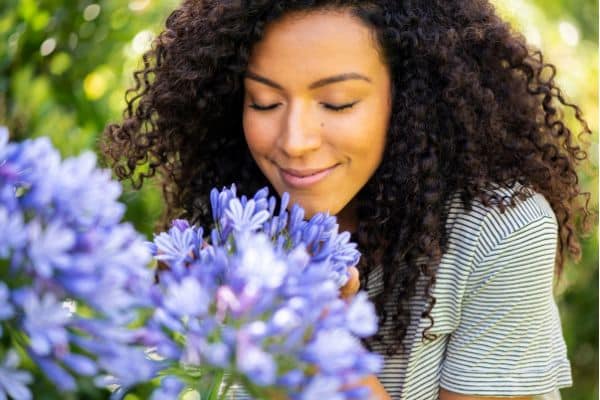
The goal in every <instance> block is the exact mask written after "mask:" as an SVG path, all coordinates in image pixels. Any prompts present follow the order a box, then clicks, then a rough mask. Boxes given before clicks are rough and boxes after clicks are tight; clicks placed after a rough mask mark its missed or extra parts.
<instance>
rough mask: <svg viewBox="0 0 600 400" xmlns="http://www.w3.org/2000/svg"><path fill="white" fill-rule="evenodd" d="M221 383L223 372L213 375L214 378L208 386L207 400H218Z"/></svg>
mask: <svg viewBox="0 0 600 400" xmlns="http://www.w3.org/2000/svg"><path fill="white" fill-rule="evenodd" d="M222 382H223V371H218V372H217V373H215V375H214V378H213V379H212V382H211V384H210V387H209V390H208V398H207V399H208V400H218V399H219V390H220V389H221V383H222Z"/></svg>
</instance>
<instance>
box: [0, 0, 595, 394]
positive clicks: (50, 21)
mask: <svg viewBox="0 0 600 400" xmlns="http://www.w3.org/2000/svg"><path fill="white" fill-rule="evenodd" d="M1 3H2V4H3V5H0V125H8V126H9V128H10V131H11V134H12V136H13V139H16V140H20V139H24V138H26V137H35V136H41V135H47V136H50V137H51V138H52V140H53V142H54V144H55V145H56V146H57V147H58V148H59V149H60V150H61V152H62V153H63V155H64V156H68V155H74V154H78V153H79V152H81V151H82V150H85V149H96V147H97V146H96V145H97V140H98V137H99V134H100V132H101V131H102V130H103V128H104V126H105V125H106V124H107V122H109V121H115V120H118V119H119V117H120V115H121V113H122V110H123V108H124V104H125V103H124V91H125V89H126V88H127V87H129V86H130V85H131V84H132V72H133V71H134V70H135V69H136V68H139V66H140V56H141V54H142V53H143V52H144V51H145V50H146V49H147V48H148V47H149V44H150V41H151V40H152V38H153V37H154V35H155V34H156V33H157V32H158V31H159V30H160V28H161V26H162V24H163V23H164V20H165V18H166V16H167V15H168V13H169V11H170V10H171V9H172V8H173V7H174V6H175V5H176V4H177V3H178V2H177V1H174V0H168V1H166V0H161V1H158V0H132V1H129V2H128V1H126V0H104V1H95V2H94V1H85V0H69V1H67V0H64V1H59V0H41V1H37V0H4V1H2V2H1ZM495 3H496V6H497V8H498V11H499V12H500V14H501V15H502V16H504V17H505V18H506V19H507V20H509V21H510V22H511V23H512V24H513V26H514V27H515V29H518V30H520V31H521V32H523V33H524V34H525V36H526V37H527V40H528V41H529V43H530V44H532V45H534V46H537V47H539V48H541V49H542V50H543V52H544V56H545V60H546V61H548V62H551V63H553V64H555V65H556V66H557V69H558V75H557V80H558V81H559V83H560V85H561V87H562V89H563V90H564V93H565V94H566V97H567V98H568V99H569V100H570V101H572V102H574V103H576V104H578V105H580V107H581V108H582V110H583V112H584V115H585V117H586V119H587V121H588V122H589V124H590V127H591V128H592V130H593V131H594V135H593V138H591V139H590V140H589V142H590V143H589V146H590V147H589V154H590V158H591V160H590V161H591V162H590V163H588V164H587V165H586V166H585V167H584V168H582V174H581V178H582V182H583V185H584V188H585V189H586V190H587V191H589V192H591V193H592V203H593V204H592V207H593V209H594V210H597V209H598V200H597V199H598V184H597V171H598V3H597V2H595V1H594V0H569V1H567V0H497V1H495ZM570 118H571V119H572V116H570ZM572 126H573V127H574V128H575V129H579V127H578V126H577V125H575V124H573V125H572ZM123 200H124V201H126V202H127V203H128V204H129V208H128V215H127V218H128V219H129V220H131V221H132V222H133V223H134V224H135V225H136V227H137V228H138V229H140V230H141V231H143V232H145V233H146V234H148V235H150V234H151V232H152V227H153V223H154V221H155V220H156V218H157V217H158V215H159V214H160V212H161V204H160V195H159V193H158V192H157V190H156V188H155V187H154V186H152V185H146V186H145V188H144V189H143V190H142V191H141V192H133V191H129V190H128V191H126V194H125V195H124V196H123ZM556 292H557V293H556V294H557V298H558V302H559V306H560V311H561V316H562V323H563V330H564V335H565V338H566V340H567V346H568V350H569V357H570V359H571V362H572V366H573V377H574V381H575V384H574V387H573V388H570V389H565V390H563V391H562V395H563V399H566V400H588V399H594V398H598V240H597V231H596V230H594V232H593V234H592V235H591V237H590V238H589V239H587V240H585V241H584V255H583V259H582V261H581V262H580V263H579V264H577V265H568V266H567V268H565V273H564V275H563V278H562V280H561V282H560V283H559V284H558V286H557V290H556ZM40 379H42V378H40ZM42 381H43V379H42ZM39 384H40V385H44V383H43V382H41V383H39ZM90 396H91V395H90ZM138 396H141V397H142V398H143V395H141V394H139V395H138ZM138 396H136V395H129V396H128V398H129V399H135V398H138ZM36 398H37V397H36Z"/></svg>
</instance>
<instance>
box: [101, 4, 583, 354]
mask: <svg viewBox="0 0 600 400" xmlns="http://www.w3.org/2000/svg"><path fill="white" fill-rule="evenodd" d="M315 9H318V10H338V9H341V10H344V11H347V12H350V13H352V14H353V15H354V16H356V17H358V18H359V19H360V20H361V21H363V22H364V23H365V24H366V25H367V26H369V27H371V28H372V29H373V32H374V33H375V34H376V38H377V41H378V44H379V47H380V49H379V51H380V52H381V53H382V56H383V57H384V59H385V61H386V62H387V64H388V65H389V67H390V71H391V75H392V86H393V87H392V95H393V97H392V99H393V105H392V117H391V120H390V126H389V131H388V139H387V146H386V149H385V151H384V155H383V161H382V163H381V165H380V166H379V168H378V169H377V171H376V172H375V174H374V175H373V177H372V178H371V179H370V180H369V182H368V183H367V184H366V185H365V186H364V187H363V188H362V189H361V191H360V192H359V194H358V195H357V199H358V204H359V206H358V214H359V215H358V216H359V225H358V230H357V235H356V238H357V241H358V243H359V247H360V249H361V251H362V253H363V257H362V259H361V263H360V265H359V269H360V271H361V283H362V285H363V287H365V286H367V285H368V281H367V277H368V272H369V271H370V270H371V269H372V268H373V267H374V266H375V265H378V264H379V263H381V264H382V265H383V274H384V285H385V286H384V289H385V290H384V291H383V293H382V294H381V295H379V296H377V297H376V298H375V304H376V309H377V312H378V314H379V316H380V324H383V323H384V322H385V320H386V319H387V318H392V321H393V322H394V325H395V328H396V329H394V332H395V335H396V337H394V338H392V340H390V341H389V342H388V343H386V348H387V352H388V353H389V354H393V353H395V352H397V351H399V349H402V345H401V343H402V339H403V338H404V336H405V334H406V331H407V326H408V323H409V321H410V309H409V306H408V299H409V297H410V296H412V295H413V294H414V293H415V291H416V285H417V280H418V278H419V277H421V276H423V277H424V278H425V279H426V281H427V282H428V284H427V285H426V287H425V291H426V292H425V293H424V294H425V296H426V298H427V299H428V307H427V310H426V311H425V312H424V313H423V317H424V318H429V319H430V327H431V326H432V325H433V322H434V321H433V319H432V318H431V316H430V311H431V309H432V307H433V305H434V304H435V299H434V298H433V296H432V295H431V293H430V291H431V288H432V285H433V284H434V283H435V279H436V276H435V267H436V265H437V264H439V261H440V258H441V256H442V254H443V253H444V250H445V246H446V241H447V233H446V231H445V226H444V221H445V220H446V217H447V210H446V209H445V207H444V205H445V204H446V202H447V201H448V200H449V198H450V196H451V195H452V194H454V193H459V194H460V199H461V201H462V203H463V204H464V206H465V207H466V209H470V205H471V204H472V201H473V200H474V199H479V200H480V201H482V202H483V204H485V205H486V206H492V205H497V206H499V208H500V210H501V211H503V210H504V208H505V207H510V206H514V205H515V201H518V200H523V199H524V198H526V197H527V196H528V195H529V194H530V192H529V191H528V189H533V190H534V191H536V192H538V193H541V194H543V195H544V196H545V198H546V199H547V200H548V201H549V203H550V204H551V206H552V208H553V210H554V212H555V214H556V216H557V220H558V224H559V249H558V252H557V253H558V254H557V260H556V269H557V272H558V273H559V274H560V271H561V270H562V267H563V264H564V257H563V256H564V255H565V254H568V255H571V256H572V258H573V259H574V260H576V261H577V260H578V259H579V257H580V253H581V249H580V244H579V234H578V233H579V231H580V230H581V231H582V232H583V231H585V230H586V229H587V228H586V227H587V226H588V225H589V224H588V222H589V221H588V217H589V216H590V215H591V213H590V211H589V208H588V202H589V197H590V195H589V193H585V192H582V191H581V189H580V186H579V181H578V176H577V173H576V165H578V164H579V162H580V161H582V160H584V159H586V158H587V154H586V152H585V151H584V150H583V149H582V148H581V147H580V146H579V145H578V144H577V140H576V138H575V137H574V133H573V132H572V131H571V130H570V129H569V127H568V126H567V125H566V123H565V118H566V117H565V116H564V111H565V110H571V111H572V112H573V113H574V116H575V119H576V120H577V121H578V122H579V123H580V126H581V131H580V133H579V139H581V136H582V135H583V134H590V133H591V131H590V129H589V127H588V125H587V123H586V122H585V120H584V119H583V117H582V114H581V111H580V109H579V108H578V107H577V106H576V105H574V104H571V103H569V102H568V101H567V100H566V99H565V97H564V96H563V94H562V92H561V90H560V88H559V87H558V86H557V84H556V82H555V80H554V76H555V67H554V66H553V65H551V64H547V63H545V62H544V61H543V58H542V54H541V53H540V52H539V51H537V50H536V49H534V48H531V47H529V46H528V45H527V43H526V40H525V38H524V37H523V36H522V35H520V34H519V33H517V32H514V31H513V30H512V29H511V27H510V25H509V24H507V23H506V22H505V21H503V20H502V19H501V18H499V17H498V16H497V15H496V12H495V10H494V8H493V6H492V5H491V4H490V3H489V2H488V1H486V0H454V1H449V0H435V1H433V0H428V1H419V0H404V1H398V0H364V1H361V0H333V1H327V0H290V1H273V0H248V1H234V0H186V1H184V2H183V3H182V4H181V5H180V6H179V8H177V9H176V10H175V11H173V13H172V14H171V15H170V16H169V17H168V19H167V21H166V28H165V29H164V31H163V32H161V33H160V35H158V37H157V38H156V39H155V40H154V42H153V46H152V49H151V50H149V51H148V52H146V53H145V54H144V56H143V63H144V65H143V68H142V69H141V70H139V71H136V72H135V73H134V78H135V87H133V88H131V89H129V90H128V91H127V95H126V100H127V108H126V110H125V112H124V120H123V122H121V123H120V124H112V125H109V126H107V128H106V130H105V132H104V136H103V143H102V151H103V153H104V154H105V156H106V159H107V162H108V163H109V164H110V165H111V166H112V168H113V169H114V171H115V173H116V175H117V176H118V178H120V179H131V180H132V182H133V184H134V186H135V187H140V186H141V185H142V183H143V181H144V179H146V178H149V177H153V176H154V175H155V174H156V173H157V172H158V175H159V176H160V178H161V180H162V189H163V193H164V199H165V201H166V212H165V214H164V216H163V219H162V221H161V228H163V229H164V228H165V227H166V224H167V223H168V221H170V220H171V219H173V218H188V219H190V220H192V221H193V222H195V223H200V224H202V225H205V226H208V225H210V223H211V216H210V212H209V209H208V204H209V201H208V193H209V190H210V188H212V187H222V186H226V185H230V184H231V183H232V182H236V184H237V185H238V187H239V188H240V189H241V191H243V192H246V193H252V192H253V191H255V190H257V189H258V188H260V187H264V186H270V185H269V182H268V181H267V180H266V179H265V177H264V176H263V175H262V173H261V172H260V171H259V169H258V168H257V166H256V165H255V163H254V161H253V159H252V158H251V156H250V154H249V151H248V148H247V145H246V143H245V140H244V136H243V131H242V123H241V116H242V112H241V110H242V100H243V79H244V74H245V70H246V67H247V64H248V58H249V55H250V51H251V49H252V46H253V45H254V44H255V43H256V42H258V41H259V40H261V37H262V35H263V33H264V31H265V26H266V25H267V24H269V23H270V22H271V21H274V20H276V19H278V18H280V17H281V16H282V15H283V14H285V13H289V12H308V11H311V10H315ZM579 143H582V142H579ZM140 165H145V166H146V167H147V169H145V171H146V172H142V173H140V172H139V170H140V169H139V168H138V167H139V166H140ZM492 184H495V185H500V186H501V187H504V188H510V189H515V188H516V189H515V190H514V195H513V196H508V197H509V198H507V197H506V196H505V197H501V196H499V195H496V194H494V192H492V191H490V190H489V189H490V188H491V185H492ZM517 184H518V185H517ZM271 189H272V188H271ZM272 192H273V191H272ZM581 216H582V218H580V217H581ZM579 224H581V225H579ZM398 227H402V229H398ZM422 260H426V261H422ZM395 286H398V287H399V288H400V291H399V294H398V298H397V299H396V304H397V308H396V310H395V312H394V313H393V314H394V315H390V316H388V315H387V314H386V312H385V309H384V307H383V305H384V304H385V302H386V300H387V297H389V296H390V293H391V292H392V290H391V289H392V288H393V287H395ZM424 336H425V337H428V336H427V330H426V333H425V334H424ZM379 340H383V339H382V338H381V337H380V338H379Z"/></svg>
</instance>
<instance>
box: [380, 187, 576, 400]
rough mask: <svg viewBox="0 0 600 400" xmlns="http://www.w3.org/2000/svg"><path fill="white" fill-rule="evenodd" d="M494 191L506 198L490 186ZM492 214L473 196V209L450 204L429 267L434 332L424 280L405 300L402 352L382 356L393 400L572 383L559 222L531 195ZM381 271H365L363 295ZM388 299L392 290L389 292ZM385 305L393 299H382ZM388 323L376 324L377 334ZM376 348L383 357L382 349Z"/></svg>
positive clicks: (534, 390)
mask: <svg viewBox="0 0 600 400" xmlns="http://www.w3.org/2000/svg"><path fill="white" fill-rule="evenodd" d="M496 192H497V193H498V194H506V195H510V192H509V191H508V190H504V189H497V190H496ZM516 201H517V205H516V207H514V208H507V209H506V211H505V212H504V213H500V211H499V209H498V208H497V207H489V208H488V207H485V206H484V205H483V204H481V202H478V201H477V200H475V201H474V203H473V204H472V210H471V211H466V210H465V209H463V208H462V207H461V203H460V201H459V198H458V196H456V197H455V198H453V199H452V200H451V202H450V210H449V214H448V219H447V221H446V228H447V232H448V247H447V250H446V252H445V253H444V255H443V257H442V260H441V262H440V264H439V266H438V269H437V275H436V284H435V285H434V287H433V288H432V295H433V296H434V297H435V298H436V303H435V306H434V307H433V309H432V311H431V316H432V317H433V319H434V321H435V323H434V325H433V327H432V328H431V329H430V330H429V331H428V333H430V334H435V335H436V336H437V338H436V339H434V340H433V341H427V342H425V343H424V342H423V340H422V333H423V330H424V329H425V328H427V327H429V325H430V321H429V320H428V319H426V318H422V317H421V312H422V311H423V310H424V307H425V304H426V302H425V297H424V296H423V285H424V280H421V281H420V282H419V285H418V288H417V291H416V295H415V296H414V297H413V298H411V299H410V307H411V315H412V319H411V322H410V325H409V328H408V331H407V334H406V336H405V340H404V344H405V349H406V350H405V351H404V352H402V354H397V355H395V356H393V357H386V358H385V365H384V368H383V371H382V372H381V373H380V375H379V379H380V381H381V383H382V384H383V386H384V387H385V389H386V391H387V392H388V393H389V394H390V396H391V397H392V398H393V399H409V400H429V399H432V400H433V399H437V398H438V392H439V388H440V387H442V388H445V389H447V390H449V391H451V392H456V393H461V394H471V395H483V396H518V395H536V399H548V400H549V399H560V394H559V393H558V388H561V387H566V386H570V385H571V384H572V380H571V369H570V365H569V361H568V360H567V356H566V348H565V343H564V339H563V335H562V330H561V325H560V319H559V315H558V309H557V307H556V303H555V301H554V298H553V292H552V288H553V276H554V265H555V255H556V249H557V239H558V229H557V228H558V225H557V221H556V217H555V215H554V212H553V211H552V208H551V207H550V205H549V204H548V202H547V201H546V199H545V198H544V197H543V196H542V195H540V194H537V193H534V194H533V196H531V197H529V198H528V199H526V200H525V201H518V200H516ZM381 273H382V271H381V268H380V267H378V268H375V269H374V270H373V271H372V272H371V275H369V282H373V283H370V284H369V294H370V295H371V296H374V295H376V294H377V293H379V292H380V291H381V290H382V289H383V282H382V276H381ZM392 297H394V296H392ZM386 306H387V307H389V309H390V312H391V310H393V307H394V304H393V300H392V301H391V302H390V303H389V304H387V305H386ZM391 329H392V324H391V321H389V323H388V321H386V324H385V326H383V327H382V330H381V333H382V334H383V335H386V334H389V332H390V330H391ZM373 349H374V350H375V351H378V352H380V353H381V354H384V348H383V346H382V345H378V344H377V343H375V344H374V346H373Z"/></svg>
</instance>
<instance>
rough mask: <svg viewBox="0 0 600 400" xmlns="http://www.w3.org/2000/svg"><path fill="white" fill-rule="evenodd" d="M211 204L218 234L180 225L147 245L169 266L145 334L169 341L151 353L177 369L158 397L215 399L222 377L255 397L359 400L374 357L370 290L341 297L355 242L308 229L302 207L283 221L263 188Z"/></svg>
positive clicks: (323, 218) (216, 195)
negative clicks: (189, 389) (190, 393)
mask: <svg viewBox="0 0 600 400" xmlns="http://www.w3.org/2000/svg"><path fill="white" fill-rule="evenodd" d="M210 198H211V206H212V212H213V218H214V221H215V226H214V227H213V229H212V230H211V231H210V232H209V233H207V235H206V239H205V235H204V230H203V229H202V228H197V227H194V226H190V225H189V224H188V222H186V221H184V220H175V221H173V224H172V227H171V228H170V230H169V231H168V232H163V233H161V234H159V235H157V236H156V237H155V239H154V242H152V243H150V247H151V249H152V252H153V254H154V256H155V258H156V259H157V260H158V261H159V262H161V263H164V264H166V266H167V267H168V268H162V269H160V272H159V275H158V278H159V283H158V284H157V285H156V286H155V287H154V289H153V296H152V299H153V301H154V307H155V313H154V315H153V317H152V326H155V327H160V329H161V331H162V332H168V333H169V335H168V336H169V337H170V338H171V340H169V341H164V340H163V341H162V342H161V343H160V344H159V345H158V346H157V348H156V352H157V354H158V355H159V356H160V357H161V359H162V362H166V363H168V364H171V365H173V366H177V365H180V366H183V369H181V370H180V371H179V373H173V371H174V369H173V368H171V373H170V376H169V378H168V379H167V378H165V379H163V385H162V386H163V387H162V388H161V393H166V392H170V393H172V394H174V395H176V394H177V393H178V392H179V391H180V390H181V389H182V388H183V387H184V385H185V384H194V386H195V387H199V388H200V390H201V391H202V392H203V393H207V392H208V391H210V390H213V391H214V390H215V382H218V381H219V377H221V376H223V374H225V381H224V384H223V386H224V388H225V389H226V388H228V387H229V386H230V385H231V384H233V383H234V382H235V383H240V384H242V386H243V388H244V389H245V390H246V391H247V392H248V393H249V394H250V395H252V396H254V397H269V395H268V393H271V394H272V393H273V392H272V391H273V390H274V391H280V392H283V393H285V394H286V396H287V397H288V398H292V399H320V398H335V399H344V398H364V397H365V393H364V390H365V389H364V388H362V387H357V385H356V384H357V383H358V381H359V380H360V379H361V378H363V377H364V376H366V375H368V374H373V373H376V372H378V370H379V368H380V367H381V358H380V357H379V356H378V355H375V354H372V353H369V352H368V351H366V349H365V348H364V347H363V346H362V345H361V342H360V338H364V337H367V336H370V335H372V334H374V333H375V332H376V330H377V319H376V316H375V313H374V309H373V305H372V304H371V303H370V302H369V301H368V299H367V296H366V293H364V292H360V293H359V294H358V295H356V296H355V297H354V298H353V299H352V300H350V301H345V300H342V299H340V298H339V288H340V287H341V286H342V285H343V284H344V283H345V282H346V281H347V279H348V268H349V267H350V266H353V265H355V264H356V263H357V262H358V257H359V253H358V250H357V249H356V245H355V244H354V243H351V242H349V239H350V235H349V234H348V233H347V232H346V233H338V225H337V223H336V220H335V217H333V216H329V215H327V214H316V215H315V216H313V217H312V218H311V219H310V220H308V221H306V220H304V214H303V210H302V208H300V207H299V206H297V205H294V206H292V207H291V210H290V211H289V212H288V211H287V206H288V202H289V197H288V195H287V194H284V195H283V196H282V199H281V204H280V207H279V212H278V213H276V199H275V197H268V191H267V189H263V190H261V191H259V192H258V193H256V194H255V195H254V197H253V198H250V199H248V198H246V197H245V196H241V197H238V196H237V194H236V191H235V186H232V187H231V189H227V188H225V189H223V190H222V191H220V192H219V191H217V190H214V189H213V191H212V192H211V196H210ZM165 375H169V373H165ZM270 391H271V392H270ZM223 392H226V390H223V388H221V395H223Z"/></svg>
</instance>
